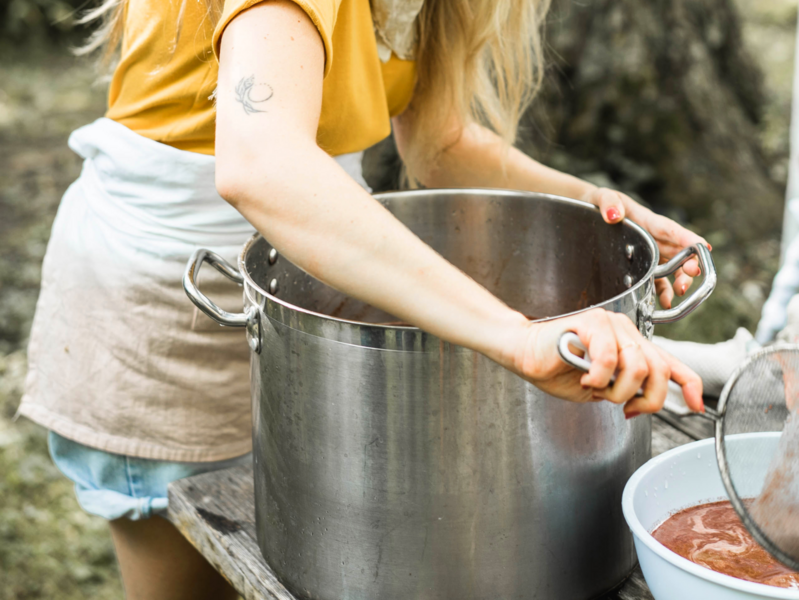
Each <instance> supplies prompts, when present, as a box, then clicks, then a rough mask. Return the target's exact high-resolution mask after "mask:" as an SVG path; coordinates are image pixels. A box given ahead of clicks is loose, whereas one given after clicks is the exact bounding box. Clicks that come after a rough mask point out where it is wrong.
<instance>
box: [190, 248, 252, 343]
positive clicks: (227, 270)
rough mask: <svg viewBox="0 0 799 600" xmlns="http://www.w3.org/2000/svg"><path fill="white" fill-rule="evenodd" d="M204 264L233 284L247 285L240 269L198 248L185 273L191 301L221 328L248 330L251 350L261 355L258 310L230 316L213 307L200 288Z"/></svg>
mask: <svg viewBox="0 0 799 600" xmlns="http://www.w3.org/2000/svg"><path fill="white" fill-rule="evenodd" d="M204 262H207V263H208V264H210V265H211V266H212V267H214V268H215V269H216V270H217V271H219V272H220V273H222V275H224V276H225V277H227V278H228V279H230V280H231V281H233V282H235V283H238V284H239V285H241V284H243V283H244V278H243V277H242V276H241V273H239V271H238V269H236V268H235V267H233V265H231V264H230V263H229V262H227V261H226V260H225V259H224V258H222V257H221V256H219V255H218V254H217V253H216V252H212V251H211V250H206V249H205V248H198V249H197V250H195V251H194V254H192V255H191V258H190V259H189V263H188V264H187V265H186V272H185V273H184V274H183V289H184V290H186V295H187V296H188V297H189V300H191V301H192V302H193V303H194V304H195V306H197V308H199V309H200V310H201V311H203V312H204V313H205V314H206V315H208V316H209V317H211V318H212V319H213V320H214V321H216V322H217V323H219V324H220V325H226V326H227V327H246V328H247V342H248V343H249V345H250V348H251V349H252V350H253V351H254V352H258V353H260V352H261V327H260V318H259V315H258V309H256V308H255V307H254V306H251V307H249V308H248V309H247V312H243V313H231V312H228V311H226V310H223V309H221V308H219V307H218V306H217V305H216V304H214V302H213V301H212V300H211V299H210V298H209V297H208V296H206V295H205V294H203V293H202V292H201V291H200V288H199V286H198V285H197V277H198V275H199V273H200V267H201V266H202V264H203V263H204Z"/></svg>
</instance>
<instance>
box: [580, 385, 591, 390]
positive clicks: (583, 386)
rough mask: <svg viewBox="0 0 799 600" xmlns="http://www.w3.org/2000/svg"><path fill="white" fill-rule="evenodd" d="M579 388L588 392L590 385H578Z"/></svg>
mask: <svg viewBox="0 0 799 600" xmlns="http://www.w3.org/2000/svg"><path fill="white" fill-rule="evenodd" d="M580 387H581V388H583V389H584V390H590V389H591V386H590V385H583V384H582V383H581V384H580Z"/></svg>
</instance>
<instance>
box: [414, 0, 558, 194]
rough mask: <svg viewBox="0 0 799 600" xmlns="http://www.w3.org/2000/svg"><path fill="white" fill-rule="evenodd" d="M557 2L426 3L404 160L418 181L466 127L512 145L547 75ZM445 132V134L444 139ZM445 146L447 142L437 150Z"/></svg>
mask: <svg viewBox="0 0 799 600" xmlns="http://www.w3.org/2000/svg"><path fill="white" fill-rule="evenodd" d="M549 4H550V0H426V1H425V3H424V5H423V8H422V12H421V13H420V15H419V18H418V20H417V28H418V30H417V31H418V40H419V44H418V47H417V70H418V80H417V84H416V89H415V90H414V95H413V100H412V103H411V106H410V107H409V110H411V111H412V112H413V114H412V115H411V116H412V118H411V119H410V122H411V126H410V131H409V132H408V133H409V139H408V142H409V143H408V144H407V146H408V148H409V151H408V152H406V153H405V156H404V157H403V158H404V160H405V164H406V168H407V170H408V174H409V175H410V180H411V182H412V183H413V181H414V177H413V175H414V173H415V172H417V171H421V169H420V168H417V167H418V166H419V165H430V164H435V162H436V160H437V158H438V155H439V154H440V153H441V152H442V151H443V150H445V149H446V148H441V147H440V140H442V139H444V140H445V141H449V142H450V143H454V142H455V141H457V139H458V137H459V136H460V134H461V133H462V131H463V128H465V127H468V126H469V125H471V124H474V123H477V124H480V125H484V126H486V127H488V128H489V129H492V130H493V131H494V132H495V133H497V134H498V135H499V136H500V137H501V138H502V140H503V141H504V142H505V144H506V146H507V147H510V146H511V145H512V144H513V143H514V142H515V140H516V134H517V131H518V126H519V120H520V119H521V116H522V114H523V113H524V111H525V109H526V108H527V107H528V106H529V105H530V103H531V102H532V100H533V98H534V97H535V95H536V93H537V92H538V90H539V88H540V87H541V82H542V79H543V73H544V58H543V42H542V37H543V34H542V29H543V23H544V18H545V16H546V13H547V10H548V8H549ZM442 134H445V135H444V136H442ZM437 144H439V145H437Z"/></svg>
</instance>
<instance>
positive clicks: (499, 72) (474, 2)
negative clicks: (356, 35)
mask: <svg viewBox="0 0 799 600" xmlns="http://www.w3.org/2000/svg"><path fill="white" fill-rule="evenodd" d="M165 1H168V0H165ZM177 1H180V2H181V6H180V11H179V17H178V23H177V26H178V32H179V31H180V24H181V21H182V18H183V13H184V11H185V7H186V0H177ZM222 3H223V0H205V4H206V8H207V11H208V16H209V18H210V21H211V23H212V24H215V23H216V22H217V20H218V18H219V15H220V14H221V9H222ZM549 3H550V0H425V2H424V5H423V6H422V10H421V12H420V14H419V16H418V18H417V20H416V27H417V37H418V44H417V50H416V54H417V56H416V58H417V72H418V79H417V83H416V88H415V90H414V94H413V101H412V103H411V106H410V107H409V108H408V110H409V111H411V113H412V119H411V120H410V123H411V126H410V127H409V131H408V134H409V135H408V137H409V139H408V142H409V144H408V147H409V151H408V152H406V153H405V156H404V157H403V158H404V160H405V163H406V168H407V173H408V174H409V175H410V180H411V182H413V181H415V178H414V174H415V173H417V172H420V171H421V169H417V168H416V166H417V165H429V164H435V161H436V159H437V157H438V155H439V154H440V153H441V152H442V151H443V150H445V148H441V147H440V145H437V144H439V142H440V140H441V139H442V137H443V135H442V134H446V137H447V138H448V139H450V140H451V141H452V142H454V141H456V140H457V138H458V137H459V135H460V133H461V132H462V131H463V128H465V127H468V126H469V125H471V124H474V123H478V124H481V125H484V126H487V127H488V128H490V129H492V130H493V131H494V132H496V133H497V134H498V135H499V136H500V137H501V138H502V140H503V141H504V142H505V144H506V145H507V146H508V147H510V146H511V145H512V144H513V143H514V141H515V139H516V133H517V130H518V125H519V120H520V118H521V116H522V114H523V113H524V111H525V109H526V108H527V107H528V106H529V104H530V102H531V101H532V100H533V98H534V96H535V94H536V92H537V91H538V89H539V88H540V86H541V81H542V77H543V72H544V59H543V43H542V28H543V22H544V18H545V16H546V12H547V10H548V8H549ZM126 6H127V0H102V2H101V4H100V5H99V6H98V7H97V8H94V9H92V10H90V11H88V12H87V13H85V14H84V15H83V16H82V18H81V19H80V20H79V23H82V24H86V23H90V22H93V21H100V22H101V25H100V27H98V29H97V30H96V31H95V32H94V33H93V34H92V35H91V36H90V37H89V39H88V40H87V42H86V44H85V45H84V46H83V47H81V48H79V49H78V50H77V53H78V54H89V53H91V52H93V51H95V50H98V49H103V51H102V53H101V63H104V64H105V65H106V66H108V65H109V64H110V63H111V61H112V57H113V55H114V53H115V51H116V49H117V48H118V46H119V44H120V42H121V41H122V31H123V26H124V18H125V7H126ZM174 44H177V40H175V42H174Z"/></svg>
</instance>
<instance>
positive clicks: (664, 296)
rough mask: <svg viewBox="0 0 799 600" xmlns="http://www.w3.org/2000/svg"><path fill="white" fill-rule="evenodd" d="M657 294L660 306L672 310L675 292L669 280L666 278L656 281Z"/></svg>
mask: <svg viewBox="0 0 799 600" xmlns="http://www.w3.org/2000/svg"><path fill="white" fill-rule="evenodd" d="M655 293H656V294H657V295H658V299H659V300H660V305H661V306H662V307H663V308H671V301H672V300H673V299H674V291H673V290H672V287H671V283H670V282H669V280H668V279H666V278H665V277H664V278H663V279H655Z"/></svg>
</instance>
